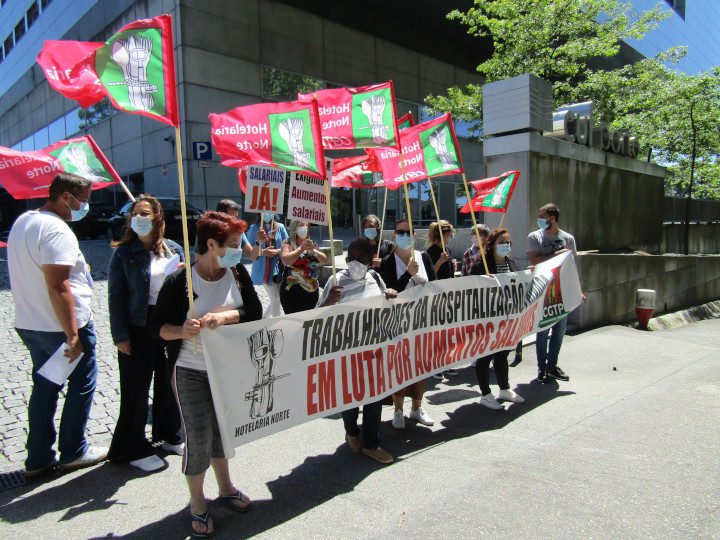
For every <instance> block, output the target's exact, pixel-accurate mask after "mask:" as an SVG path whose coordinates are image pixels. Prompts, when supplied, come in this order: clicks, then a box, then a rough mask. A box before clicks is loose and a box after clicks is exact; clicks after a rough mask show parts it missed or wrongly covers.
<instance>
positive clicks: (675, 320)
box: [648, 300, 720, 331]
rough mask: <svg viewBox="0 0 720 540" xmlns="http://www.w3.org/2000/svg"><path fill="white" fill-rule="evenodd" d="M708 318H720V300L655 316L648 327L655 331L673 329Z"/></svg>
mask: <svg viewBox="0 0 720 540" xmlns="http://www.w3.org/2000/svg"><path fill="white" fill-rule="evenodd" d="M708 319H720V300H715V301H713V302H708V303H707V304H702V305H700V306H695V307H691V308H688V309H685V310H682V311H676V312H675V313H667V314H665V315H661V316H660V317H653V318H652V319H650V322H649V323H648V329H649V330H653V331H660V330H672V329H673V328H680V327H681V326H687V325H689V324H692V323H695V322H698V321H705V320H708Z"/></svg>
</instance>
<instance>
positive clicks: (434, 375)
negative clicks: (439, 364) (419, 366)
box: [433, 371, 443, 381]
mask: <svg viewBox="0 0 720 540" xmlns="http://www.w3.org/2000/svg"><path fill="white" fill-rule="evenodd" d="M433 379H437V380H438V381H442V380H443V372H442V371H440V372H438V373H435V374H433Z"/></svg>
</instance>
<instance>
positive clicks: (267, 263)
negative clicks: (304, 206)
mask: <svg viewBox="0 0 720 540" xmlns="http://www.w3.org/2000/svg"><path fill="white" fill-rule="evenodd" d="M261 231H262V232H261ZM287 238H288V233H287V231H286V230H285V225H283V224H282V223H278V222H277V221H275V215H274V214H271V213H270V212H265V213H263V214H258V220H257V223H254V224H253V225H252V226H251V227H250V230H249V231H248V241H249V242H250V243H251V244H253V245H255V246H258V247H259V248H260V256H259V257H258V258H257V259H255V261H253V265H252V271H251V272H250V275H251V276H252V280H253V283H254V284H255V285H262V286H263V287H265V292H267V294H268V297H269V298H270V303H269V304H268V306H267V307H266V308H265V312H264V313H263V319H266V318H268V317H279V316H280V315H281V311H280V307H281V304H280V286H279V285H280V282H281V281H282V278H283V273H284V268H283V266H282V263H281V261H280V248H281V247H282V243H283V242H284V241H285V240H287Z"/></svg>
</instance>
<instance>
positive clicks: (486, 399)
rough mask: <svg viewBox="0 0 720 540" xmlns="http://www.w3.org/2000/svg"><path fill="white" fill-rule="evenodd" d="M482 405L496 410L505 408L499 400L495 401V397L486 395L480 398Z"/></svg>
mask: <svg viewBox="0 0 720 540" xmlns="http://www.w3.org/2000/svg"><path fill="white" fill-rule="evenodd" d="M480 405H485V406H486V407H487V408H488V409H494V410H498V409H502V408H503V406H502V405H500V404H499V403H498V402H497V399H495V396H493V395H492V394H486V395H484V396H483V397H482V398H480Z"/></svg>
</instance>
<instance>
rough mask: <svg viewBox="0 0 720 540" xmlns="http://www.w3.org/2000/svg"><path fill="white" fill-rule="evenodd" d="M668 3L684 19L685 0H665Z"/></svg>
mask: <svg viewBox="0 0 720 540" xmlns="http://www.w3.org/2000/svg"><path fill="white" fill-rule="evenodd" d="M665 1H666V2H667V3H668V5H669V6H670V7H671V8H673V9H674V10H675V13H677V14H678V15H680V17H682V19H683V20H685V0H665Z"/></svg>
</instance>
